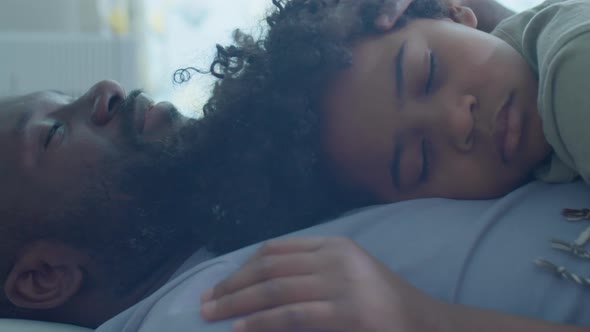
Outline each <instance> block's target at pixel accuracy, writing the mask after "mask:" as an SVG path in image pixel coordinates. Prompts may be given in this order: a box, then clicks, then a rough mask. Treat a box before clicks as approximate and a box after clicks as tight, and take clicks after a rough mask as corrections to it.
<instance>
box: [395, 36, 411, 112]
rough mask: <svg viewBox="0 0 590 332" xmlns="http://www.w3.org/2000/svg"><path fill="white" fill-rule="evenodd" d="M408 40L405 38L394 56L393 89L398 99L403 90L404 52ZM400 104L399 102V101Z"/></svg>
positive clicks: (401, 95) (401, 96) (401, 97)
mask: <svg viewBox="0 0 590 332" xmlns="http://www.w3.org/2000/svg"><path fill="white" fill-rule="evenodd" d="M407 44H408V41H407V40H405V41H404V42H403V44H402V45H401V46H400V48H399V51H398V52H397V56H396V58H395V85H396V87H395V89H396V92H397V98H398V100H399V101H401V100H402V99H403V92H404V53H405V52H406V45H407ZM399 104H401V103H399Z"/></svg>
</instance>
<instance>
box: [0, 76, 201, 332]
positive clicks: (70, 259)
mask: <svg viewBox="0 0 590 332" xmlns="http://www.w3.org/2000/svg"><path fill="white" fill-rule="evenodd" d="M125 96H126V94H125V92H124V91H123V88H122V87H121V86H120V85H119V84H118V83H116V82H113V81H103V82H99V83H97V84H96V85H94V86H93V87H92V88H90V90H89V91H88V92H87V93H86V94H85V95H84V96H82V97H80V98H78V99H74V98H72V97H70V96H67V95H64V94H62V93H60V92H55V91H43V92H36V93H33V94H29V95H25V96H20V97H11V98H7V99H4V100H1V101H0V110H1V111H0V117H1V122H0V123H1V125H0V142H1V143H0V151H2V155H3V156H5V159H4V161H3V163H2V166H1V167H2V172H1V178H2V179H1V181H2V183H3V188H10V191H6V190H4V191H2V192H1V193H0V195H1V196H2V198H1V200H0V201H1V202H2V206H1V207H0V208H2V209H9V210H10V209H24V211H27V213H28V214H29V215H31V216H32V218H33V219H31V222H32V223H34V222H43V219H42V218H43V216H45V215H47V214H49V213H51V211H54V210H55V209H56V208H58V207H60V206H64V204H67V203H68V202H75V201H76V198H77V197H78V196H79V195H81V194H83V193H84V192H85V191H86V190H87V188H88V187H89V186H92V185H93V183H89V181H91V180H88V179H95V178H96V175H97V172H105V171H107V170H106V169H105V168H104V167H105V166H104V165H116V163H117V160H119V159H120V158H121V156H123V155H124V156H125V158H127V159H130V160H132V159H133V158H140V157H141V156H142V154H143V152H142V150H139V149H137V148H136V147H137V146H139V145H141V144H143V145H145V144H151V142H157V141H159V140H162V139H164V138H166V137H167V136H168V135H172V134H173V133H175V132H176V131H177V130H178V128H180V127H181V126H182V125H183V123H184V121H185V119H184V118H183V117H182V116H181V115H179V114H178V113H177V112H176V111H175V110H174V109H173V108H172V107H171V105H170V104H167V103H161V104H157V105H156V106H154V108H153V109H152V110H151V111H150V112H146V111H147V109H148V108H149V107H151V106H152V105H153V102H152V101H151V100H150V99H149V98H148V97H147V96H145V95H144V94H140V95H138V97H137V98H136V99H135V104H134V107H132V109H131V111H125V112H123V111H120V110H118V109H117V107H120V106H121V102H122V100H123V99H124V98H125ZM144 112H145V113H144ZM144 114H145V115H147V116H146V117H145V122H144V121H143V120H144V118H143V115H144ZM7 156H9V158H6V157H7ZM107 185H108V184H107ZM15 222H16V221H15ZM101 222H104V221H101ZM4 223H5V224H10V223H11V220H4ZM11 226H12V227H13V228H18V227H19V225H11ZM20 227H22V226H20ZM4 234H5V233H4ZM4 236H10V234H5V235H4ZM9 241H10V238H6V239H4V240H3V241H2V242H3V243H9ZM194 250H195V248H192V247H187V246H179V247H178V251H177V252H176V253H175V254H174V255H173V256H172V257H170V260H168V261H167V263H166V264H164V265H162V266H160V267H159V269H157V270H156V271H154V273H153V274H151V275H150V276H146V278H145V279H144V280H143V281H142V282H141V283H138V284H137V285H136V287H135V289H134V290H132V291H131V292H129V293H128V294H127V295H126V296H123V297H121V296H115V295H113V292H111V291H109V290H110V287H111V286H110V283H111V281H112V280H113V276H111V275H108V273H107V272H106V269H105V267H104V266H102V265H101V264H99V263H98V262H96V261H95V260H93V259H91V258H90V256H89V255H88V253H87V252H85V251H83V250H80V249H78V248H74V247H72V246H70V245H67V244H65V243H62V242H60V241H55V240H52V239H39V240H35V241H32V242H28V243H25V244H24V245H23V246H22V247H20V248H19V249H18V252H17V253H16V257H14V261H13V264H12V266H11V268H10V272H9V274H8V276H7V278H6V280H5V283H4V285H3V289H4V293H5V296H6V297H7V298H8V300H9V301H11V302H12V303H13V304H14V305H15V306H17V307H20V308H23V309H30V310H36V311H34V314H33V315H32V317H27V318H35V319H43V320H51V321H62V322H69V323H74V324H79V325H83V326H91V327H96V326H98V325H100V324H101V323H102V322H104V321H105V320H107V319H108V318H110V317H112V316H113V315H115V314H117V313H118V312H120V311H122V310H124V309H125V308H126V307H128V306H130V305H132V304H133V303H136V302H137V301H139V300H141V299H142V298H144V297H145V296H147V295H149V294H150V293H151V292H153V291H155V290H156V289H158V288H159V287H160V286H161V285H162V284H163V283H164V282H165V281H166V280H167V278H168V277H169V276H170V275H171V274H172V273H173V272H174V270H175V269H176V268H177V266H178V265H179V264H181V263H182V262H183V260H184V259H185V258H186V257H187V256H188V255H190V254H191V253H192V252H193V251H194ZM87 279H88V280H93V282H92V287H86V286H83V285H84V284H85V283H86V280H87ZM88 307H92V308H94V309H93V310H86V309H84V308H88Z"/></svg>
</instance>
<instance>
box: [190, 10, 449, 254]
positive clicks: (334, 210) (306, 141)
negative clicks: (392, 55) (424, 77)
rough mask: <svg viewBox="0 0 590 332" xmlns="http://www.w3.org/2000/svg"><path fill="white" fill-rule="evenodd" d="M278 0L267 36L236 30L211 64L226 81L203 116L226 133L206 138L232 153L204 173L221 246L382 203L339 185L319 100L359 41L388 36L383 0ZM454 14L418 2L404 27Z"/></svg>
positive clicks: (215, 245) (215, 241)
mask: <svg viewBox="0 0 590 332" xmlns="http://www.w3.org/2000/svg"><path fill="white" fill-rule="evenodd" d="M272 3H273V4H274V9H273V10H272V11H271V12H270V13H269V15H268V16H267V19H266V22H267V23H268V28H267V31H266V33H265V34H264V35H263V36H262V37H261V38H259V39H257V38H255V37H253V36H251V35H248V34H244V33H242V32H240V31H236V32H235V33H234V44H233V45H231V46H226V47H223V46H219V45H218V46H217V54H216V58H215V60H214V61H213V63H212V65H211V69H210V70H211V73H212V75H214V76H215V77H216V78H217V79H218V80H217V82H216V84H215V86H214V89H213V93H212V96H211V98H210V99H209V100H208V102H207V104H206V105H205V107H204V117H203V119H202V121H204V123H203V127H204V128H207V130H208V131H210V132H217V133H218V134H217V135H209V134H205V135H202V136H201V138H202V137H203V136H207V137H209V138H208V139H209V140H211V141H209V142H206V143H205V142H201V143H204V144H203V145H204V146H208V147H209V148H210V149H212V150H211V153H210V155H212V156H213V155H218V154H219V150H222V151H225V152H224V155H225V157H224V158H223V160H220V162H219V163H216V164H215V163H213V164H212V165H210V166H211V167H213V168H212V169H208V170H207V171H204V172H203V173H202V174H207V176H208V179H203V185H204V186H205V187H209V188H215V190H214V192H212V193H211V196H215V195H216V197H208V198H207V199H206V200H203V202H205V201H207V202H211V199H213V201H214V202H217V203H216V204H213V206H203V207H202V208H204V209H209V210H210V209H213V213H214V216H215V217H216V218H215V222H214V223H212V227H213V229H211V232H210V233H209V234H214V235H213V236H212V237H211V239H212V241H211V243H210V246H209V247H210V249H213V250H216V251H227V250H228V249H234V248H237V247H239V246H242V245H244V244H248V243H252V242H255V241H259V240H264V239H266V238H269V237H274V236H277V235H280V234H283V233H286V232H290V231H294V230H297V229H302V228H304V227H307V226H311V225H313V224H316V223H318V222H320V221H322V220H324V219H327V218H329V217H333V216H335V215H337V214H338V213H341V212H344V211H346V210H350V209H352V208H356V207H359V206H362V205H366V204H371V203H376V201H375V200H373V198H372V197H370V196H368V195H366V194H365V193H361V192H355V191H353V190H349V189H347V188H343V187H341V186H339V185H337V181H336V179H335V176H334V175H333V174H332V173H331V172H330V167H329V164H328V162H327V161H326V160H324V158H323V157H322V149H321V146H320V128H321V126H320V125H321V120H322V119H321V118H322V114H321V109H320V100H321V97H322V95H323V94H324V93H325V89H326V86H327V85H328V84H329V83H330V80H331V79H332V78H333V76H334V75H335V74H336V73H338V72H339V71H340V70H342V69H344V68H346V67H348V66H350V65H351V63H352V62H353V61H354V59H353V58H352V48H353V47H354V45H355V42H357V41H358V40H359V39H360V38H362V37H364V36H369V35H372V34H377V33H379V32H378V31H376V30H375V28H374V21H375V19H376V18H377V16H378V14H379V10H380V8H381V7H382V6H383V3H384V0H357V1H339V0H291V1H280V0H272ZM447 10H448V7H447V6H446V5H445V3H444V2H443V1H442V0H415V1H414V2H413V4H412V5H411V6H410V7H409V8H408V9H407V11H406V12H405V13H404V14H403V15H402V17H401V18H400V19H399V20H398V23H397V24H396V25H397V27H401V26H402V25H404V24H405V23H406V22H407V21H408V20H410V19H412V18H443V17H446V16H447ZM180 73H182V74H186V71H181V72H180ZM184 78H185V79H186V77H184ZM205 155H206V154H205ZM214 173H215V174H216V175H213V174H214ZM209 181H218V182H217V183H207V182H209ZM197 199H198V198H197Z"/></svg>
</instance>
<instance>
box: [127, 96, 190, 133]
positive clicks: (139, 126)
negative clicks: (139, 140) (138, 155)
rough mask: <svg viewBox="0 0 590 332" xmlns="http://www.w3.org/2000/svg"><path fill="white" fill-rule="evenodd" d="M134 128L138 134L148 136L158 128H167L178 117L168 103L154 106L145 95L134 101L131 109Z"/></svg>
mask: <svg viewBox="0 0 590 332" xmlns="http://www.w3.org/2000/svg"><path fill="white" fill-rule="evenodd" d="M133 111H134V123H135V128H136V130H137V132H138V133H139V134H144V135H148V134H150V133H152V132H153V131H155V130H157V129H158V128H163V127H168V126H170V125H172V124H173V123H174V120H175V119H176V118H178V117H179V116H180V114H179V113H178V112H177V111H176V109H175V108H174V106H173V105H172V104H171V103H169V102H160V103H157V104H154V101H153V100H152V99H151V98H150V97H148V96H147V95H146V94H145V93H141V94H139V95H138V96H137V98H136V100H135V105H134V107H133Z"/></svg>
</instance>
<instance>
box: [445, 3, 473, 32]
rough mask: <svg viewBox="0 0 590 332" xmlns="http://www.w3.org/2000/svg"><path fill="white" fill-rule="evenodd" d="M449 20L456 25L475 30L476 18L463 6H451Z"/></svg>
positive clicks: (469, 9) (470, 10) (471, 11)
mask: <svg viewBox="0 0 590 332" xmlns="http://www.w3.org/2000/svg"><path fill="white" fill-rule="evenodd" d="M450 18H451V20H453V21H454V22H456V23H459V24H463V25H466V26H468V27H470V28H474V29H475V28H477V16H476V15H475V13H474V12H473V10H472V9H471V8H469V7H465V6H452V7H451V8H450Z"/></svg>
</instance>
